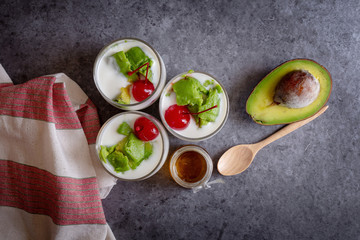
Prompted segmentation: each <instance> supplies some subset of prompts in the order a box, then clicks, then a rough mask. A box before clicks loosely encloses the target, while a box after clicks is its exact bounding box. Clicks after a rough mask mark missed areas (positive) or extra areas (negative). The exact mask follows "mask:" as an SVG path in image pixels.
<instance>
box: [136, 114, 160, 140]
mask: <svg viewBox="0 0 360 240" xmlns="http://www.w3.org/2000/svg"><path fill="white" fill-rule="evenodd" d="M134 132H135V135H136V136H137V137H138V138H139V139H140V140H143V141H151V140H154V139H155V138H156V137H157V136H158V135H159V130H158V129H157V127H156V126H155V124H154V123H153V122H152V121H150V120H149V119H147V118H146V117H139V118H138V119H136V121H135V123H134Z"/></svg>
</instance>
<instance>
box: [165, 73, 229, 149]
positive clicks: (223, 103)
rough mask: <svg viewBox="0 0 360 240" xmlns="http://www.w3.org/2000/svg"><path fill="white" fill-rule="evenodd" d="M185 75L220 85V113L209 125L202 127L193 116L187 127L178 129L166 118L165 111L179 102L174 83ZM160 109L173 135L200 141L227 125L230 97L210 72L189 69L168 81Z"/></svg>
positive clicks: (204, 83)
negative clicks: (171, 125)
mask: <svg viewBox="0 0 360 240" xmlns="http://www.w3.org/2000/svg"><path fill="white" fill-rule="evenodd" d="M185 76H189V77H192V78H195V79H197V80H198V81H199V82H200V83H201V84H203V85H204V86H206V82H208V81H210V82H212V83H213V84H212V86H214V85H218V86H220V87H221V90H222V92H221V93H219V98H220V102H219V114H218V116H217V117H216V120H215V121H214V122H209V123H208V124H207V125H205V126H201V127H200V126H199V125H198V124H197V123H196V121H195V120H194V118H193V117H191V118H190V123H189V125H188V126H187V127H186V128H185V129H181V130H178V129H174V128H172V127H170V126H169V124H168V122H167V121H166V119H165V112H166V110H167V109H169V107H170V106H172V105H175V104H177V101H176V93H175V92H174V91H173V84H174V83H176V82H177V81H179V80H181V79H183V78H184V77H185ZM205 88H207V89H209V86H206V87H205ZM159 111H160V117H161V120H162V122H163V124H164V126H165V127H166V129H167V130H168V131H169V132H170V133H171V134H172V135H174V136H175V137H177V138H180V139H182V140H185V141H190V142H198V141H203V140H206V139H209V138H211V137H213V136H214V135H215V134H217V133H218V132H219V131H220V130H221V129H222V127H223V126H224V125H225V122H226V120H227V118H228V115H229V97H228V95H227V93H226V90H225V88H224V87H223V86H222V85H221V83H220V82H219V81H217V80H216V79H215V78H214V77H213V76H211V75H210V74H208V73H204V72H193V71H189V72H187V73H181V74H179V75H177V76H175V77H173V78H172V79H171V80H170V81H169V82H168V83H167V85H166V86H165V88H164V89H163V91H162V93H161V96H160V102H159Z"/></svg>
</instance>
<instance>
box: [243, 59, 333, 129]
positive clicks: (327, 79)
mask: <svg viewBox="0 0 360 240" xmlns="http://www.w3.org/2000/svg"><path fill="white" fill-rule="evenodd" d="M295 70H306V71H308V72H310V73H311V74H312V75H313V76H314V77H315V78H316V79H317V80H318V81H319V83H320V92H319V95H318V97H317V98H316V99H315V100H314V102H312V103H311V104H310V105H308V106H306V107H303V108H288V107H286V106H281V105H277V104H276V103H274V100H273V98H274V94H275V88H276V86H277V85H278V83H279V82H280V80H281V79H282V78H283V77H284V76H285V75H286V74H287V73H289V72H292V71H295ZM331 88H332V80H331V76H330V74H329V72H328V71H327V70H326V69H325V68H324V67H323V66H321V65H320V64H318V63H316V62H314V61H312V60H308V59H295V60H290V61H288V62H285V63H283V64H281V65H280V66H278V67H277V68H275V69H274V70H273V71H271V72H270V73H269V74H268V75H267V76H266V77H265V78H264V79H263V80H261V82H260V83H259V84H258V85H257V86H256V87H255V88H254V90H253V92H252V93H251V95H250V96H249V98H248V100H247V103H246V111H247V113H248V114H249V115H250V116H251V117H252V119H253V120H254V121H255V122H256V123H259V124H263V125H275V124H287V123H292V122H296V121H300V120H303V119H306V118H308V117H311V116H312V115H314V114H315V113H317V112H318V111H319V110H320V109H321V108H322V107H323V106H324V105H325V103H326V102H327V100H328V98H329V96H330V93H331Z"/></svg>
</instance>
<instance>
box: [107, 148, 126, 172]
mask: <svg viewBox="0 0 360 240" xmlns="http://www.w3.org/2000/svg"><path fill="white" fill-rule="evenodd" d="M107 159H108V160H109V162H110V164H111V165H112V166H113V167H114V170H115V172H125V171H127V170H129V169H130V167H129V159H128V158H127V156H125V155H124V154H123V153H122V152H118V151H114V152H112V153H110V154H109V155H108V156H107Z"/></svg>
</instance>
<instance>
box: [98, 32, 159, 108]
mask: <svg viewBox="0 0 360 240" xmlns="http://www.w3.org/2000/svg"><path fill="white" fill-rule="evenodd" d="M126 40H134V41H138V42H141V43H143V44H145V45H146V46H147V47H149V48H150V49H151V51H152V52H153V53H154V54H155V56H156V58H157V61H158V62H159V69H160V75H159V83H158V84H157V85H156V87H155V89H154V91H153V92H152V93H151V94H150V96H149V97H147V98H146V99H145V100H143V101H141V102H136V103H130V104H121V103H118V102H115V101H114V100H113V99H110V98H109V97H108V96H106V95H105V94H104V93H103V92H102V91H101V89H100V86H99V83H98V81H99V80H98V77H97V69H98V67H99V64H100V61H101V60H102V58H103V57H104V56H103V55H104V54H105V52H106V51H107V50H108V49H109V48H110V47H112V46H113V45H115V44H116V43H117V42H120V41H126ZM161 61H162V60H161V57H160V55H159V54H158V52H157V51H156V50H155V49H154V48H153V47H152V46H151V45H150V44H149V43H147V42H146V41H144V40H141V39H139V38H133V37H123V38H118V39H116V40H114V41H112V42H110V43H108V44H106V45H105V46H104V47H103V48H102V49H101V50H100V51H99V53H98V54H97V56H96V58H95V62H94V66H93V79H94V82H95V86H96V88H97V89H98V91H99V92H100V94H101V96H102V97H103V98H104V99H105V100H106V101H107V102H108V103H110V104H111V105H113V106H114V107H117V108H121V109H127V108H129V109H130V108H136V110H141V109H144V108H146V107H148V106H142V105H146V103H147V101H149V100H151V101H153V102H155V101H156V100H157V99H158V98H159V97H160V94H159V96H157V97H155V98H154V99H152V98H153V97H154V96H155V94H156V93H157V92H159V89H160V87H161V84H160V80H161V77H162V75H163V71H164V69H163V66H162V64H161ZM160 90H161V89H160ZM134 110H135V109H134Z"/></svg>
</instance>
